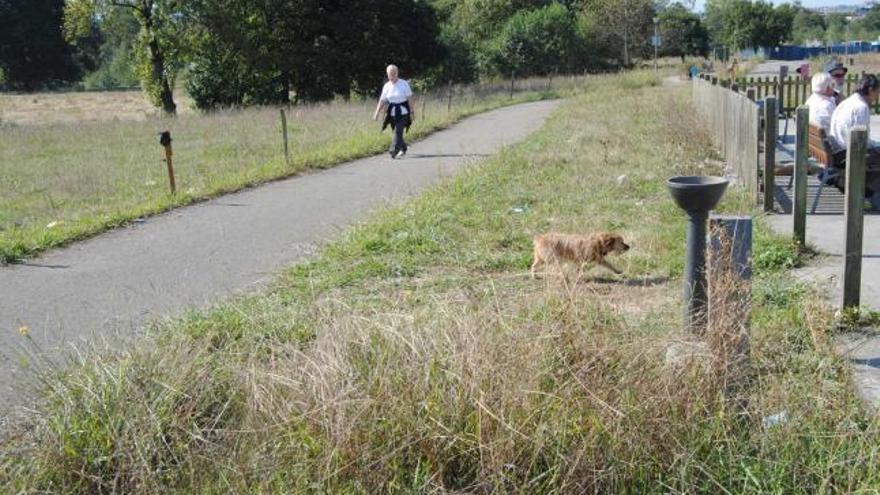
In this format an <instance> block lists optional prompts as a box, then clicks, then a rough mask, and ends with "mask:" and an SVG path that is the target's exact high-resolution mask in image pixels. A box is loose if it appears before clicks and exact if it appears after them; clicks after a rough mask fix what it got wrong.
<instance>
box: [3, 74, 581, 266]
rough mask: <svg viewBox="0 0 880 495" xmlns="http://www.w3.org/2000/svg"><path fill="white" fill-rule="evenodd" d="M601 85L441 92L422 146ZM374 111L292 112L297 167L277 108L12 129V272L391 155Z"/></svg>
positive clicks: (361, 107)
mask: <svg viewBox="0 0 880 495" xmlns="http://www.w3.org/2000/svg"><path fill="white" fill-rule="evenodd" d="M590 80H591V78H571V77H560V78H556V80H555V81H553V87H552V89H550V90H548V89H547V88H548V82H549V81H547V80H540V79H533V80H525V81H519V82H518V84H517V85H516V88H517V91H516V92H515V94H514V96H513V97H512V98H511V97H510V96H508V93H507V92H508V88H507V85H506V84H504V83H501V84H496V85H482V86H476V87H469V88H458V90H457V94H455V97H454V98H453V100H452V103H453V104H452V106H451V108H447V100H446V98H445V94H435V95H429V97H426V98H423V99H422V101H417V103H416V105H417V106H418V107H419V108H418V109H417V120H416V123H415V125H414V126H413V128H412V132H411V133H410V139H417V138H419V137H421V136H424V135H426V134H428V133H430V132H432V131H435V130H437V129H440V128H443V127H445V126H448V125H449V124H451V123H453V122H455V121H456V120H458V119H460V118H462V117H464V116H467V115H471V114H474V113H478V112H481V111H484V110H487V109H491V108H496V107H499V106H503V105H508V104H511V103H516V102H522V101H530V100H536V99H540V98H550V97H555V96H558V95H559V94H569V93H572V92H575V91H579V90H581V89H582V88H583V87H584V86H585V85H588V84H590V82H589V81H590ZM52 97H54V96H53V95H48V96H33V98H45V99H50V98H52ZM59 97H62V98H63V97H65V96H63V95H61V96H59ZM116 97H117V95H115V94H112V93H111V94H109V96H108V98H109V99H110V100H111V101H114V98H116ZM374 106H375V103H374V102H372V101H369V102H353V103H344V102H339V103H331V104H323V105H311V106H301V107H294V108H292V109H289V110H288V113H289V115H288V134H289V139H290V150H291V151H290V153H291V159H290V162H289V163H288V162H287V161H286V160H285V158H284V153H283V145H282V132H281V120H280V116H279V110H278V109H277V108H263V109H250V110H239V111H225V112H216V113H212V114H208V115H200V114H184V115H181V116H179V117H178V118H176V119H166V120H162V119H155V118H153V119H147V120H144V121H125V120H119V121H108V120H102V121H93V122H89V121H76V122H68V123H55V124H46V125H13V124H10V125H0V263H2V262H10V261H15V260H19V259H21V258H23V257H26V256H29V255H32V254H34V253H37V252H39V251H41V250H44V249H47V248H49V247H52V246H58V245H61V244H64V243H66V242H69V241H71V240H75V239H80V238H83V237H86V236H90V235H93V234H95V233H98V232H101V231H103V230H106V229H108V228H112V227H115V226H119V225H121V224H124V223H125V222H127V221H129V220H132V219H135V218H138V217H141V216H144V215H150V214H154V213H157V212H162V211H165V210H167V209H169V208H172V207H174V206H179V205H184V204H188V203H191V202H193V201H197V200H200V199H204V198H209V197H212V196H215V195H217V194H221V193H223V192H228V191H233V190H237V189H241V188H243V187H247V186H250V185H254V184H259V183H262V182H265V181H268V180H272V179H277V178H280V177H286V176H289V175H292V174H295V173H298V172H302V171H303V170H306V169H310V168H320V167H327V166H331V165H334V164H337V163H340V162H343V161H346V160H349V159H352V158H356V157H361V156H365V155H370V154H373V153H377V152H379V151H382V150H383V149H385V148H386V147H387V144H388V142H390V132H388V131H386V132H385V133H380V132H379V125H378V124H377V123H375V122H373V121H372V120H370V116H371V114H372V111H373V108H374ZM59 112H60V110H59ZM105 112H106V110H105ZM76 115H77V114H76V113H73V114H70V116H76ZM162 130H170V131H171V133H172V137H173V139H174V142H173V145H174V166H175V172H176V177H177V187H178V193H177V194H176V195H174V196H172V195H171V194H170V193H169V190H168V179H167V175H166V174H167V173H166V167H165V163H164V151H163V149H162V147H161V146H160V145H159V140H158V132H159V131H162Z"/></svg>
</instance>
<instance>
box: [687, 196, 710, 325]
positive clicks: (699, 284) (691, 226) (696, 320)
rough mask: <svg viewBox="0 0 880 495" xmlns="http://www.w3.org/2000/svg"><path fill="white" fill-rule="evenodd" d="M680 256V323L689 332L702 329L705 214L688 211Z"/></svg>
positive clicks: (704, 283) (704, 285)
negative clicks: (681, 320) (682, 264)
mask: <svg viewBox="0 0 880 495" xmlns="http://www.w3.org/2000/svg"><path fill="white" fill-rule="evenodd" d="M687 217H688V226H687V245H686V247H685V257H684V276H685V280H684V301H685V308H684V321H685V326H686V327H687V328H688V330H689V331H690V332H691V333H695V334H698V335H700V334H702V333H703V331H704V330H705V328H706V307H707V304H708V301H707V299H706V219H707V218H709V212H708V211H688V212H687Z"/></svg>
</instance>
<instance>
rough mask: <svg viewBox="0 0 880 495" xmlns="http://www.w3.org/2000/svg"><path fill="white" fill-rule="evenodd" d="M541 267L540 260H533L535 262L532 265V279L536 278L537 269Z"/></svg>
mask: <svg viewBox="0 0 880 495" xmlns="http://www.w3.org/2000/svg"><path fill="white" fill-rule="evenodd" d="M540 265H541V259H540V258H535V261H534V262H533V263H532V278H538V267H539V266H540Z"/></svg>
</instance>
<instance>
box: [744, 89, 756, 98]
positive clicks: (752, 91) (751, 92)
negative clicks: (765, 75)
mask: <svg viewBox="0 0 880 495" xmlns="http://www.w3.org/2000/svg"><path fill="white" fill-rule="evenodd" d="M746 98H748V99H750V100H752V101H755V88H747V89H746Z"/></svg>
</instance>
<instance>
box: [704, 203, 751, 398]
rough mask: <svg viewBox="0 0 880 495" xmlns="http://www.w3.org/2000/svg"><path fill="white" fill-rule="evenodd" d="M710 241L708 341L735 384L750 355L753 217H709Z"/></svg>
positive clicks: (741, 375) (742, 374)
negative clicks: (726, 365) (725, 365)
mask: <svg viewBox="0 0 880 495" xmlns="http://www.w3.org/2000/svg"><path fill="white" fill-rule="evenodd" d="M709 237H710V241H709V266H708V269H707V273H708V284H709V325H708V329H707V330H708V332H707V337H708V338H709V341H710V343H711V344H712V347H714V348H715V349H714V350H715V351H716V352H718V353H719V354H721V355H720V356H719V357H722V358H723V359H724V362H725V363H727V364H728V365H729V369H728V370H727V371H728V372H730V373H731V375H732V376H731V378H733V380H732V381H733V382H738V381H739V380H740V379H742V378H743V377H744V375H745V373H744V371H745V369H746V368H747V367H748V364H749V355H750V354H751V352H750V333H751V332H750V321H749V320H750V317H751V295H750V294H751V279H752V264H751V258H752V217H749V216H727V215H712V216H710V217H709Z"/></svg>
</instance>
